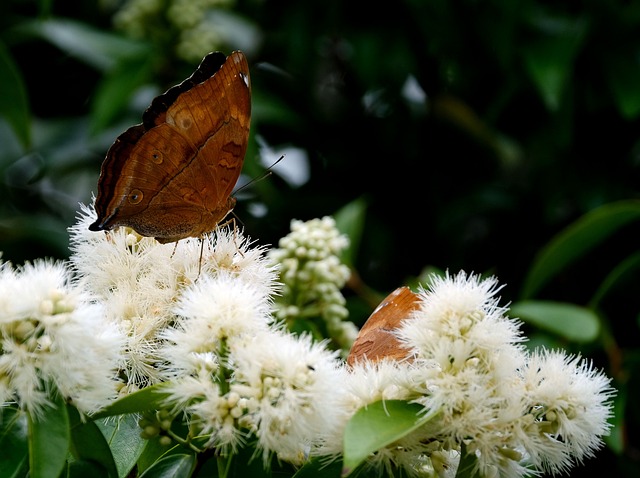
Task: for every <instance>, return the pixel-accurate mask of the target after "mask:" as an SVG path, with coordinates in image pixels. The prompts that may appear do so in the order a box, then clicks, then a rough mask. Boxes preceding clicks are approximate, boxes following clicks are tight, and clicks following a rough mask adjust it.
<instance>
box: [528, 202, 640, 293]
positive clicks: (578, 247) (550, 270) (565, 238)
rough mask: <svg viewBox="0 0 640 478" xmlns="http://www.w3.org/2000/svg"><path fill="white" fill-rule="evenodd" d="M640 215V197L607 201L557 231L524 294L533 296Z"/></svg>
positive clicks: (538, 258) (537, 261)
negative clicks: (637, 198)
mask: <svg viewBox="0 0 640 478" xmlns="http://www.w3.org/2000/svg"><path fill="white" fill-rule="evenodd" d="M638 219H640V201H636V200H628V201H619V202H615V203H610V204H605V205H604V206H600V207H599V208H597V209H594V210H593V211H590V212H588V213H587V214H585V215H584V216H582V217H581V218H580V219H578V220H577V221H575V222H574V223H573V224H571V225H570V226H568V227H567V228H565V229H564V230H563V231H562V232H560V233H559V234H558V235H556V236H555V237H554V238H553V239H552V240H551V241H550V242H549V243H548V244H547V245H546V246H545V247H544V248H543V249H542V250H541V251H540V252H539V254H538V255H537V256H536V258H535V260H534V263H533V265H532V267H531V269H530V270H529V273H528V275H527V277H526V278H525V281H524V285H523V287H522V293H521V298H522V299H528V298H530V297H533V296H534V294H536V293H537V292H538V291H539V290H540V289H541V288H542V287H543V286H544V285H545V284H546V283H547V282H548V281H549V280H550V279H551V278H552V277H553V276H554V275H555V274H557V273H558V272H559V271H561V270H562V269H563V268H565V267H566V266H568V265H569V264H571V263H572V262H573V261H575V260H576V259H578V258H579V257H581V256H582V255H584V254H585V253H586V252H588V251H589V250H590V249H592V248H593V247H595V246H596V245H597V244H599V243H600V242H602V241H604V240H605V239H606V238H607V237H609V236H610V235H612V234H613V233H614V232H616V231H617V230H618V229H620V228H621V227H622V226H624V225H626V224H629V223H630V222H632V221H636V220H638Z"/></svg>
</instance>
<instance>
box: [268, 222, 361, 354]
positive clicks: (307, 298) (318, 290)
mask: <svg viewBox="0 0 640 478" xmlns="http://www.w3.org/2000/svg"><path fill="white" fill-rule="evenodd" d="M348 244H349V243H348V239H347V237H346V236H344V235H341V234H340V232H339V231H338V229H337V228H336V225H335V221H334V219H333V218H331V217H323V218H322V219H312V220H310V221H306V222H303V221H300V220H293V221H291V232H290V233H289V234H288V235H287V236H285V237H283V238H282V239H280V242H279V243H278V248H275V249H272V250H270V251H269V258H270V259H271V261H272V262H273V263H274V264H278V265H279V267H280V280H281V281H282V283H283V291H282V295H281V296H280V297H278V299H277V300H276V317H277V318H278V319H279V320H281V321H284V322H286V323H288V325H289V326H291V325H292V322H294V321H296V320H298V319H313V318H320V319H321V320H322V321H323V322H324V327H325V328H326V331H327V335H328V336H329V337H331V338H332V339H333V340H334V342H336V343H337V344H338V346H339V347H340V348H342V349H343V350H348V348H349V347H350V346H351V343H352V342H353V340H354V339H355V336H356V335H357V330H356V329H355V327H354V325H353V323H352V322H350V321H347V320H345V319H346V318H347V316H348V311H347V308H346V306H345V298H344V296H343V295H342V293H341V289H342V288H343V287H344V285H345V283H346V281H347V279H349V276H350V270H349V268H348V267H347V266H345V265H344V264H342V263H341V262H340V257H339V255H340V253H341V252H342V250H343V249H345V248H346V247H347V246H348Z"/></svg>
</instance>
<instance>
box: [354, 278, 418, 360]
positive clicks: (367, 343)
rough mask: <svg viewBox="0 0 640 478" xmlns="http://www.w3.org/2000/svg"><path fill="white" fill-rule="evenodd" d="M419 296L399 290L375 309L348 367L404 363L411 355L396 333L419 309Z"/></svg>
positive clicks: (358, 339)
mask: <svg viewBox="0 0 640 478" xmlns="http://www.w3.org/2000/svg"><path fill="white" fill-rule="evenodd" d="M419 300H420V296H419V295H418V294H416V293H414V292H412V291H411V289H409V288H408V287H398V288H397V289H396V290H394V291H393V292H392V293H391V294H389V295H388V296H387V297H386V298H385V299H384V300H383V301H382V302H380V305H378V307H376V309H375V310H374V311H373V313H372V314H371V315H370V316H369V318H368V319H367V321H366V322H365V324H364V325H363V326H362V328H361V329H360V332H359V333H358V336H357V337H356V340H355V341H354V342H353V345H352V346H351V350H350V351H349V355H348V356H347V363H348V364H349V365H350V366H353V365H355V364H356V363H357V362H359V361H363V360H369V361H370V362H374V363H375V362H379V361H380V360H382V359H384V358H390V359H394V360H404V359H409V358H410V352H409V350H407V349H406V348H404V347H403V346H402V345H401V343H400V341H399V340H398V339H397V338H396V336H395V335H394V330H395V329H397V328H398V327H400V324H401V322H402V321H403V320H404V319H406V318H408V317H409V316H410V315H411V312H413V311H414V310H415V309H417V308H418V306H419Z"/></svg>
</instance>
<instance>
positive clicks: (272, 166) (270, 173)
mask: <svg viewBox="0 0 640 478" xmlns="http://www.w3.org/2000/svg"><path fill="white" fill-rule="evenodd" d="M283 159H284V154H283V155H282V156H280V157H279V158H278V159H277V160H276V161H275V162H274V163H273V164H272V165H271V166H269V167H268V168H267V169H266V170H265V172H264V173H262V176H258V177H257V178H253V179H252V180H251V181H249V182H248V183H246V184H243V185H242V186H240V187H239V188H238V189H236V190H235V191H234V192H233V194H234V195H236V194H238V193H239V192H240V191H242V190H243V189H244V188H246V187H249V186H251V185H252V184H254V183H257V182H258V181H262V180H263V179H264V178H266V177H269V176H271V175H272V174H273V168H274V167H275V165H276V164H278V163H279V162H280V161H282V160H283Z"/></svg>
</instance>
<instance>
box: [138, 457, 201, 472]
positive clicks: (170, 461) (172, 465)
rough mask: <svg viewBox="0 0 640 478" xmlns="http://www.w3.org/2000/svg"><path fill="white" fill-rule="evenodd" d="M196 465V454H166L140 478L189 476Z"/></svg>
mask: <svg viewBox="0 0 640 478" xmlns="http://www.w3.org/2000/svg"><path fill="white" fill-rule="evenodd" d="M195 466H196V457H195V456H194V455H187V454H179V455H178V454H176V455H169V456H165V457H164V458H161V459H160V460H158V461H157V462H156V463H155V464H154V465H153V466H152V467H150V468H149V469H147V470H146V471H145V472H144V473H143V474H142V475H140V478H183V477H184V478H189V477H190V476H191V473H193V470H194V469H195Z"/></svg>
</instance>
